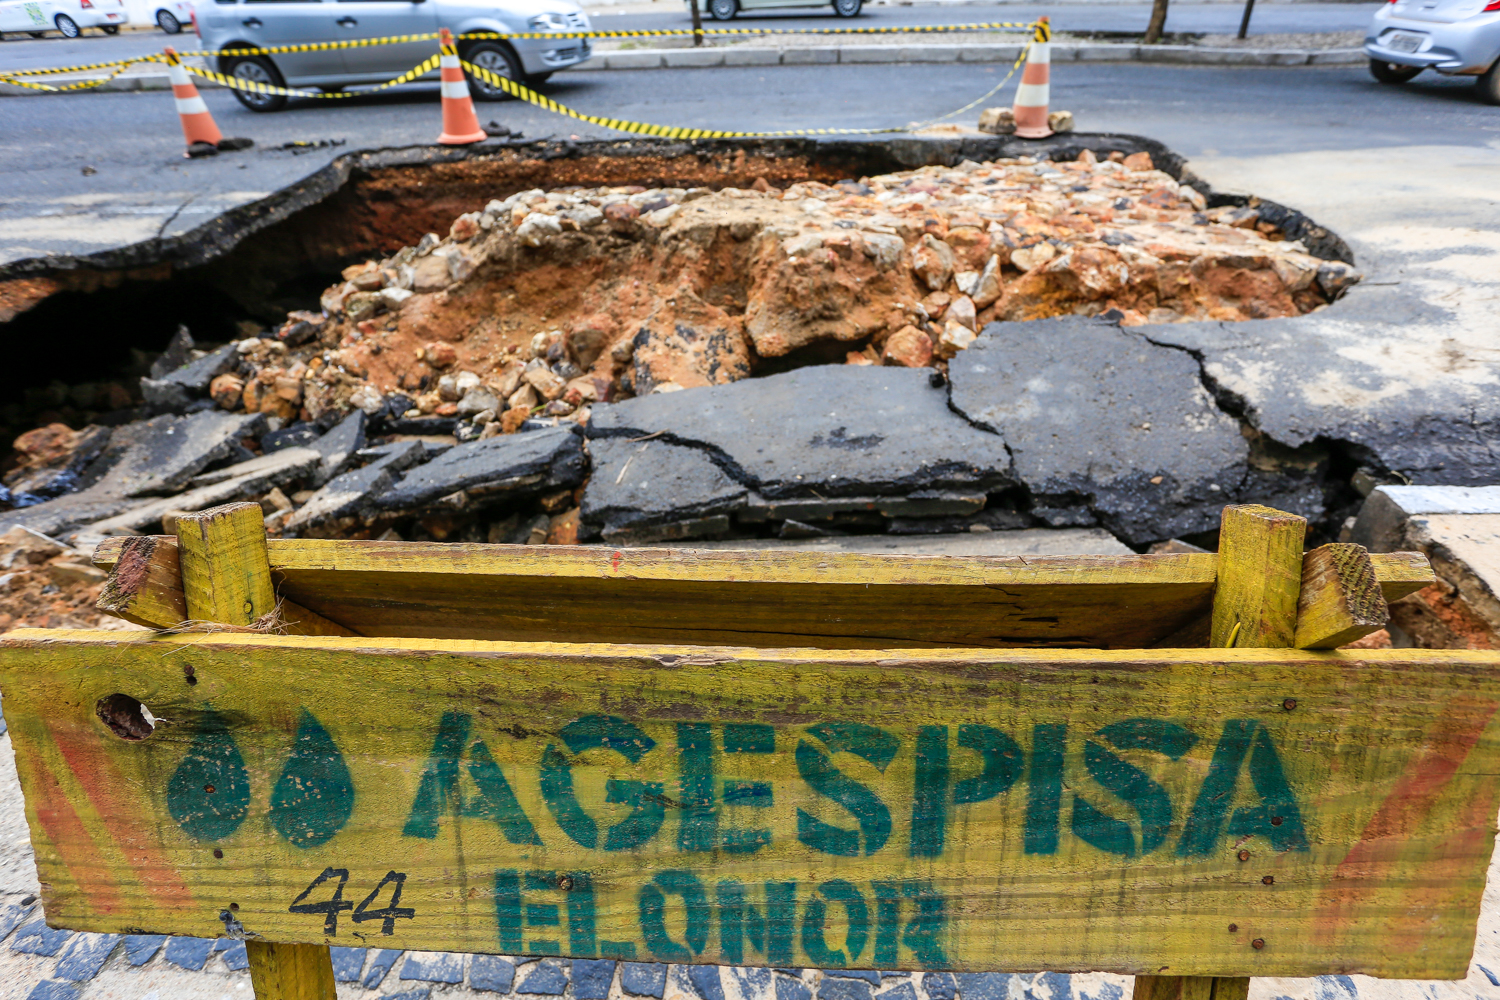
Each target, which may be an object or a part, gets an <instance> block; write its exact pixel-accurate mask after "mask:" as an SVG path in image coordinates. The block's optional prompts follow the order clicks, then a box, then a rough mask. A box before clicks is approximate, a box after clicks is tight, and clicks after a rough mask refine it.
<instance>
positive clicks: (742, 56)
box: [573, 42, 1368, 70]
mask: <svg viewBox="0 0 1500 1000" xmlns="http://www.w3.org/2000/svg"><path fill="white" fill-rule="evenodd" d="M1020 54H1021V44H1020V43H1018V42H1009V43H1000V44H994V45H942V44H914V45H805V46H797V47H789V48H784V49H773V48H769V47H767V48H759V47H757V48H740V47H727V48H722V49H631V50H626V51H623V52H603V53H600V54H599V55H597V56H595V57H594V58H592V59H590V60H589V61H588V62H585V63H581V64H580V65H578V66H575V67H573V68H574V69H580V70H599V69H688V68H699V67H710V66H778V65H779V66H806V65H809V64H819V63H956V62H964V63H970V62H973V63H994V62H999V63H1008V62H1014V61H1015V60H1016V59H1017V58H1018V57H1019V56H1020ZM1367 58H1368V56H1366V55H1365V52H1364V49H1352V48H1351V49H1216V48H1205V47H1203V46H1198V45H1127V44H1118V43H1106V42H1076V43H1071V42H1067V43H1054V44H1053V46H1052V61H1053V62H1143V63H1173V64H1177V65H1194V66H1354V65H1360V64H1362V63H1364V62H1365V61H1366V59H1367Z"/></svg>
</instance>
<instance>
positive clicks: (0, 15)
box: [0, 0, 130, 38]
mask: <svg viewBox="0 0 1500 1000" xmlns="http://www.w3.org/2000/svg"><path fill="white" fill-rule="evenodd" d="M129 23H130V15H129V14H127V13H126V12H125V3H124V0H0V33H5V32H22V31H24V32H26V33H27V34H28V35H30V36H31V37H32V38H41V37H42V35H43V33H45V32H47V31H56V32H58V33H59V34H61V35H62V36H63V37H64V38H77V37H78V36H79V34H81V33H82V31H83V29H84V28H98V29H99V30H100V31H102V32H104V33H105V34H106V35H116V34H119V32H120V26H121V25H122V24H129Z"/></svg>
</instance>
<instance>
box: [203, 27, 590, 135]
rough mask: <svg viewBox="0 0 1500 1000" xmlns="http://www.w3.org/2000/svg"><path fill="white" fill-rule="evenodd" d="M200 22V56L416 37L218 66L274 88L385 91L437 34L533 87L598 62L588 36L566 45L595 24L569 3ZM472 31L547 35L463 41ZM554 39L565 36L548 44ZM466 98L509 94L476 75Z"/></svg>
mask: <svg viewBox="0 0 1500 1000" xmlns="http://www.w3.org/2000/svg"><path fill="white" fill-rule="evenodd" d="M195 23H196V26H197V29H198V36H199V37H200V38H202V39H203V48H205V49H209V50H214V49H218V50H221V51H222V50H225V49H229V50H236V49H253V48H257V47H260V46H264V47H266V48H272V47H278V46H283V45H285V46H293V45H305V44H307V43H309V42H337V41H360V40H363V39H375V38H397V39H401V38H402V36H418V39H406V40H399V41H395V42H393V43H391V44H381V45H356V46H352V47H349V48H322V47H317V46H309V47H308V49H307V50H306V51H301V52H297V51H293V52H278V53H275V54H274V55H264V56H241V55H236V56H221V57H220V58H219V59H218V66H217V67H216V68H217V69H218V71H219V72H220V73H223V74H225V75H227V76H235V77H239V78H240V79H242V80H248V81H251V82H254V83H264V84H270V85H271V86H273V87H307V86H313V87H321V88H322V89H324V90H342V89H343V88H344V87H350V86H355V87H357V86H361V85H365V84H378V83H384V82H386V81H387V80H389V79H391V78H392V77H394V76H398V75H400V74H401V73H404V72H406V71H407V70H409V69H411V68H412V67H413V66H417V65H419V64H421V62H422V61H423V60H424V59H427V58H429V57H431V56H435V55H437V53H438V43H437V42H436V41H435V40H433V39H432V38H430V37H428V38H420V36H422V35H431V34H432V33H434V32H436V31H437V30H438V29H439V28H447V29H449V30H450V31H452V32H453V34H454V35H456V36H458V54H459V55H460V56H462V57H463V58H464V59H466V60H468V61H469V62H470V63H473V64H474V65H476V66H478V67H480V68H481V69H485V70H488V71H489V72H490V73H491V74H493V75H495V76H502V77H506V78H508V79H511V80H517V81H521V82H524V83H525V84H526V85H527V86H529V87H536V86H540V85H541V84H543V83H545V82H546V80H547V78H548V77H549V76H551V75H552V74H553V73H555V72H556V71H558V70H560V69H567V68H568V67H569V66H576V65H578V64H579V63H581V62H584V61H586V60H587V59H588V58H589V57H590V56H592V55H593V51H592V49H591V48H590V46H589V40H588V39H587V38H569V37H567V35H568V34H569V33H571V32H575V31H588V30H590V29H589V16H588V15H587V14H585V13H584V12H583V8H581V7H579V6H578V4H577V3H575V2H573V0H215V2H214V3H205V4H204V5H203V9H202V10H199V11H198V19H197V21H196V22H195ZM471 32H472V33H475V34H482V33H490V32H494V33H503V34H507V35H514V34H537V35H542V36H543V37H541V38H504V39H488V38H469V37H466V36H467V35H468V33H471ZM552 32H556V33H557V34H559V35H561V36H563V37H560V38H549V37H547V36H548V35H549V34H551V33H552ZM429 79H430V77H429ZM469 93H470V94H471V95H472V96H473V97H474V99H475V100H477V101H500V100H506V99H507V98H508V96H509V95H508V93H507V92H506V90H505V89H504V88H503V87H501V86H500V85H498V84H494V83H490V82H488V81H486V80H485V79H483V78H481V77H477V76H470V77H469ZM234 96H235V97H236V98H238V99H239V102H240V103H241V104H243V105H244V106H245V107H247V108H249V109H250V110H251V111H279V110H280V109H281V108H283V107H285V106H286V102H287V99H286V97H284V96H282V95H280V94H268V93H260V92H258V91H252V90H236V91H235V92H234Z"/></svg>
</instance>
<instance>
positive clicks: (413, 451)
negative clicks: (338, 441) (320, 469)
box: [287, 441, 427, 531]
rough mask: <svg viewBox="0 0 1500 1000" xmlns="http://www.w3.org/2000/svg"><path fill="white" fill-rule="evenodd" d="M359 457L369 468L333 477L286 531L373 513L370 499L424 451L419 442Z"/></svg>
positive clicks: (398, 444) (420, 458)
mask: <svg viewBox="0 0 1500 1000" xmlns="http://www.w3.org/2000/svg"><path fill="white" fill-rule="evenodd" d="M359 457H362V458H366V459H370V462H369V464H368V465H365V466H363V467H362V468H358V469H353V470H351V471H349V472H345V473H344V474H343V475H340V476H335V477H334V478H333V479H332V480H330V481H329V482H328V483H327V484H326V485H325V486H323V488H322V489H320V490H318V491H317V492H316V493H314V494H313V495H312V496H311V497H309V498H308V501H307V503H305V504H303V505H302V507H301V509H299V510H298V511H297V513H296V514H294V515H292V517H291V518H289V519H288V521H287V527H288V528H289V529H291V530H293V531H297V530H301V529H304V528H313V527H317V526H319V525H322V524H325V523H327V522H329V521H333V520H336V519H338V518H343V517H356V516H359V515H362V514H370V513H372V512H373V511H372V507H373V498H374V497H376V496H379V495H380V494H382V493H384V492H386V491H387V490H389V489H390V488H391V487H392V486H394V485H395V484H396V480H397V478H398V477H399V476H400V474H401V472H402V471H403V470H405V469H408V468H410V467H412V466H413V465H416V464H418V463H420V462H422V461H424V460H425V459H426V457H427V449H426V448H425V447H424V446H423V444H422V442H420V441H397V442H394V443H392V444H388V445H382V446H380V447H378V448H370V449H367V450H366V451H364V452H361V453H360V454H359Z"/></svg>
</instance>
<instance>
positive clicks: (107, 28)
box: [99, 24, 120, 35]
mask: <svg viewBox="0 0 1500 1000" xmlns="http://www.w3.org/2000/svg"><path fill="white" fill-rule="evenodd" d="M99 30H100V31H102V32H104V33H105V34H106V35H118V34H119V33H120V26H119V25H118V24H101V25H99Z"/></svg>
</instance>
